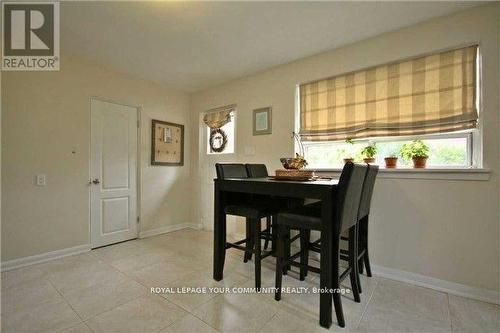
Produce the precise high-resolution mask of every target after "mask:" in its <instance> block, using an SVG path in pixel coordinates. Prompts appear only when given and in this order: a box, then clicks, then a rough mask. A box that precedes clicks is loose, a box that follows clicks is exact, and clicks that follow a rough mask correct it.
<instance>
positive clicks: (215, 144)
mask: <svg viewBox="0 0 500 333" xmlns="http://www.w3.org/2000/svg"><path fill="white" fill-rule="evenodd" d="M209 143H210V150H211V151H213V152H214V153H221V152H223V151H224V149H226V145H227V134H226V133H225V132H224V131H223V130H221V129H220V128H216V129H212V130H211V131H210V142H209Z"/></svg>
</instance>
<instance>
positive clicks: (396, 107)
mask: <svg viewBox="0 0 500 333" xmlns="http://www.w3.org/2000/svg"><path fill="white" fill-rule="evenodd" d="M477 59H478V49H477V46H470V47H465V48H461V49H457V50H452V51H446V52H441V53H436V54H432V55H429V56H425V57H420V58H415V59H412V60H406V61H401V62H397V63H392V64H388V65H381V66H376V67H374V68H370V69H367V70H361V71H357V72H353V73H348V74H345V75H340V76H336V77H332V78H327V79H323V80H319V81H315V82H310V83H305V84H302V85H300V86H299V87H298V97H299V101H298V105H299V112H300V114H299V135H300V137H301V141H302V144H303V146H304V155H305V157H306V159H307V161H308V163H309V167H311V168H340V167H342V166H343V164H344V161H343V159H344V158H348V157H351V158H354V160H355V161H358V162H361V161H362V160H363V156H362V154H361V151H362V149H363V148H364V147H365V146H367V145H373V144H375V145H376V147H377V154H376V156H375V158H376V163H377V164H379V165H381V166H383V165H384V157H389V156H398V157H399V159H398V167H411V166H412V161H411V160H410V161H406V160H404V159H402V158H401V157H400V149H401V147H402V146H403V145H404V144H405V143H408V142H410V141H413V140H416V139H419V140H422V141H423V142H424V143H425V144H427V145H428V146H429V158H428V161H427V167H431V168H433V167H434V168H468V167H477V166H480V165H481V162H480V160H479V155H480V154H479V151H480V147H478V145H479V144H480V135H479V130H478V129H477V124H478V120H479V117H478V111H477V110H478V105H479V103H478V99H477V96H479V87H478V82H479V80H477V79H476V78H477V77H478V74H479V62H478V61H477ZM475 150H477V151H475Z"/></svg>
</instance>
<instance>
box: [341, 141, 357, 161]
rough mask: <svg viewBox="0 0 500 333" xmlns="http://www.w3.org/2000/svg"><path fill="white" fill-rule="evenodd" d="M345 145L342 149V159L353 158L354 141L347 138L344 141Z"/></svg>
mask: <svg viewBox="0 0 500 333" xmlns="http://www.w3.org/2000/svg"><path fill="white" fill-rule="evenodd" d="M345 143H347V144H348V146H347V147H346V148H342V155H344V158H353V155H354V141H352V139H350V138H347V139H345Z"/></svg>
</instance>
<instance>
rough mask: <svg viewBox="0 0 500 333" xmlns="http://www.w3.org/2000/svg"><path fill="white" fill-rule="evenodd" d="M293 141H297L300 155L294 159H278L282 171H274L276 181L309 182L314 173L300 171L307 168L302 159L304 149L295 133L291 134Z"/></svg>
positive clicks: (297, 154)
mask: <svg viewBox="0 0 500 333" xmlns="http://www.w3.org/2000/svg"><path fill="white" fill-rule="evenodd" d="M293 139H294V140H296V141H297V143H298V146H299V150H300V154H299V153H296V154H295V157H283V158H280V162H281V164H282V165H283V168H284V169H278V170H276V177H275V178H276V179H280V180H310V179H313V178H314V171H312V170H302V169H303V168H304V167H306V166H307V161H306V160H305V158H304V147H303V146H302V142H301V141H300V138H299V137H298V135H297V134H296V133H293Z"/></svg>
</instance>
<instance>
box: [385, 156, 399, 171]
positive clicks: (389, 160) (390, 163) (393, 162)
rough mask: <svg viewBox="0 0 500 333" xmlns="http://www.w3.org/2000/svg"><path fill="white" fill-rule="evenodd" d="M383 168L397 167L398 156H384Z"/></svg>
mask: <svg viewBox="0 0 500 333" xmlns="http://www.w3.org/2000/svg"><path fill="white" fill-rule="evenodd" d="M384 161H385V168H386V169H394V168H396V167H397V164H398V158H397V157H386V158H384Z"/></svg>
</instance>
